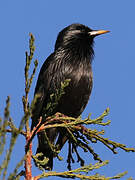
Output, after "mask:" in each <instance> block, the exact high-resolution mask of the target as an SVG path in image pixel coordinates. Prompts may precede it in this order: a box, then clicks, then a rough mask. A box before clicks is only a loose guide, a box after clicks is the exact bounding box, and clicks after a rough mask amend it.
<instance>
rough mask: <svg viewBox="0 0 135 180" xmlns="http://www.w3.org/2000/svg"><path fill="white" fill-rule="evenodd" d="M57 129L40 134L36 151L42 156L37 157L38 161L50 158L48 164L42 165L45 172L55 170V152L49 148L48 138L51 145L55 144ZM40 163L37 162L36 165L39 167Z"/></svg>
mask: <svg viewBox="0 0 135 180" xmlns="http://www.w3.org/2000/svg"><path fill="white" fill-rule="evenodd" d="M57 134H58V132H57V129H56V128H51V129H48V130H46V131H42V132H39V133H38V148H37V151H36V154H38V153H42V155H40V156H37V158H38V160H40V161H42V160H44V158H45V157H46V158H48V162H47V163H46V164H41V163H40V166H41V167H42V168H44V169H45V170H52V168H53V157H54V155H53V151H52V150H51V147H50V146H49V144H48V142H47V139H46V136H47V138H48V140H49V142H50V143H51V144H54V142H55V139H56V137H57ZM37 164H38V162H37V161H35V165H36V166H38V165H37Z"/></svg>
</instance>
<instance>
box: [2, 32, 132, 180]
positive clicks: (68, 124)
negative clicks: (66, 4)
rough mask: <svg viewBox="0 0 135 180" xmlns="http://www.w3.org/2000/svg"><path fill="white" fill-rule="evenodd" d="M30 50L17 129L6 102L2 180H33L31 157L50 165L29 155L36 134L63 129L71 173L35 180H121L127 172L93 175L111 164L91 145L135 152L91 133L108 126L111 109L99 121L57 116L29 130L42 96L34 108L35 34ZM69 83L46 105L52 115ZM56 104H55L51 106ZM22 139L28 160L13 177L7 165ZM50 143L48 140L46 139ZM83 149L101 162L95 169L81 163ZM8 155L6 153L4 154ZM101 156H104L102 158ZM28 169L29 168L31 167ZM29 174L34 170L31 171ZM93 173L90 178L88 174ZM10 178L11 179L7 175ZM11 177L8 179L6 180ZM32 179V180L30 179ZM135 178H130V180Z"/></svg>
mask: <svg viewBox="0 0 135 180" xmlns="http://www.w3.org/2000/svg"><path fill="white" fill-rule="evenodd" d="M29 49H30V52H29V53H28V52H26V65H25V73H24V74H25V95H24V96H23V98H22V102H23V109H24V116H23V117H22V119H21V121H20V124H19V126H18V127H16V125H15V123H14V121H13V119H12V118H11V116H10V98H9V97H7V100H6V107H5V110H4V118H3V119H2V118H0V156H1V157H3V156H4V160H3V161H2V163H1V165H0V177H1V178H0V179H5V178H6V179H8V180H12V179H20V177H21V176H25V179H30V178H29V177H30V175H31V177H32V173H31V171H30V172H29V173H31V174H29V173H28V172H27V166H26V165H27V161H28V156H32V158H33V159H34V160H35V161H36V162H37V164H38V166H39V167H40V166H41V164H42V165H43V164H46V163H47V162H48V159H47V158H46V157H44V159H43V160H42V161H40V160H39V159H38V157H40V156H42V154H37V155H36V156H34V155H31V154H30V150H32V140H33V138H34V137H35V135H36V133H37V132H39V131H44V130H45V129H48V128H53V127H57V128H64V130H65V131H66V132H67V138H68V143H69V149H68V156H67V167H68V169H69V170H68V171H64V172H55V171H50V172H45V171H44V170H43V172H42V173H41V174H39V175H37V176H35V177H33V179H35V180H37V179H40V178H47V177H49V176H58V177H61V178H78V179H83V180H84V179H90V180H109V179H120V178H121V177H123V176H124V175H125V174H127V172H123V173H120V174H118V175H115V176H113V177H105V176H103V175H99V174H92V171H93V170H95V169H99V168H101V167H102V166H105V165H107V164H108V161H102V159H101V158H100V157H99V154H97V153H96V152H95V151H96V149H92V147H91V146H90V145H91V143H98V142H100V143H102V144H103V145H104V146H105V148H108V149H110V150H111V151H112V152H113V153H114V154H116V153H117V151H116V149H117V148H120V149H123V150H124V151H126V152H130V151H131V152H135V149H134V148H127V147H126V145H124V144H121V143H117V142H114V141H111V140H109V139H107V138H104V137H103V135H104V134H105V132H104V131H103V130H102V131H98V130H97V129H91V128H90V127H91V125H98V126H107V125H109V124H110V121H109V120H108V121H107V122H104V118H105V117H106V116H107V115H108V113H109V108H107V109H106V110H105V111H104V112H103V113H102V114H101V115H100V116H99V117H98V118H96V119H91V115H89V116H88V118H86V119H81V118H80V117H78V118H73V117H67V116H64V115H63V114H60V113H56V114H55V115H53V116H50V117H48V118H47V121H45V123H44V124H41V122H42V118H41V119H40V120H39V124H38V125H37V127H35V128H34V129H33V130H32V131H31V130H30V128H29V120H30V117H31V112H32V109H33V108H34V106H35V103H36V101H37V99H38V97H39V96H40V95H37V96H36V97H35V98H34V99H33V101H32V102H31V104H30V103H29V101H28V95H29V92H30V88H31V84H32V81H33V78H34V75H35V72H36V68H37V66H38V61H37V60H35V61H34V68H33V72H32V73H31V74H30V75H29V70H30V65H31V62H32V59H33V56H34V51H35V46H34V37H33V35H32V34H30V40H29ZM69 83H70V79H67V80H66V81H64V82H61V88H60V89H57V90H56V94H52V95H51V96H50V103H48V105H47V110H48V111H50V112H52V109H53V108H55V106H56V105H57V103H58V101H59V99H60V97H61V96H62V95H63V94H64V93H65V88H66V87H67V86H68V85H69ZM52 102H54V103H52ZM88 125H89V126H88ZM7 133H10V135H11V137H10V140H8V142H9V148H8V150H7V149H6V143H7V139H6V135H7ZM20 134H21V135H23V136H24V137H25V138H26V146H25V147H24V151H25V156H24V157H22V159H21V160H20V161H19V162H18V163H17V164H16V166H15V168H14V170H13V172H12V173H11V174H9V173H8V165H9V162H10V161H11V160H12V152H13V148H14V145H15V144H16V141H17V138H18V136H19V135H20ZM46 139H47V137H46ZM47 141H48V144H49V145H50V147H51V150H52V151H53V153H54V154H55V156H57V158H58V159H59V160H62V159H63V158H62V157H60V156H59V155H58V153H59V152H60V149H59V148H58V147H57V146H55V145H53V144H51V143H50V142H49V140H47ZM79 148H81V149H82V150H83V151H84V153H85V152H88V153H90V154H91V155H92V157H93V159H94V160H96V161H98V162H97V163H95V164H94V165H92V164H89V165H84V161H85V159H82V157H81V156H80V155H79V152H78V149H79ZM5 152H6V153H5ZM72 152H74V153H75V154H76V156H77V159H78V162H79V163H80V168H77V169H73V170H71V163H72V162H73V161H74V158H73V155H72ZM101 155H102V154H101ZM29 160H30V162H29V163H30V166H31V159H29ZM24 162H25V169H23V167H22V165H23V163H24ZM28 165H29V164H28ZM20 168H22V170H21V172H18V170H19V169H20ZM28 169H29V170H30V169H31V167H28ZM89 172H90V175H88V173H89ZM7 174H9V176H8V175H7ZM7 176H8V177H7ZM31 179H32V178H31ZM131 179H132V178H129V180H131Z"/></svg>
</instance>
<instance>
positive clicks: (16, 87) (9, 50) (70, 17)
mask: <svg viewBox="0 0 135 180" xmlns="http://www.w3.org/2000/svg"><path fill="white" fill-rule="evenodd" d="M134 7H135V1H134V0H130V1H126V0H125V1H123V0H119V1H116V0H113V1H108V0H102V1H96V0H95V1H91V0H85V1H82V0H74V1H73V0H68V1H63V0H57V1H56V0H55V1H52V0H45V1H43V0H38V1H32V0H29V1H28V0H23V1H18V0H12V1H10V0H3V1H2V0H1V2H0V50H1V52H0V59H1V61H0V62H1V66H0V82H1V87H0V116H3V115H2V112H3V109H4V105H5V99H6V97H7V95H10V97H11V116H12V118H13V119H14V121H15V124H16V125H18V124H19V121H20V119H21V117H22V115H23V110H22V103H21V98H22V95H23V94H24V65H25V51H26V50H28V39H29V36H28V35H29V32H32V33H33V35H34V36H35V39H36V40H35V44H36V51H35V58H37V59H38V61H39V66H38V70H37V73H36V76H35V79H34V82H33V85H32V90H31V92H30V97H29V98H30V100H31V99H32V97H33V91H34V87H35V83H36V79H37V77H38V73H39V70H40V68H41V66H42V64H43V62H44V60H45V59H46V58H47V56H48V55H49V54H50V53H51V52H53V49H54V43H55V40H56V37H57V34H58V32H59V31H61V29H63V28H64V27H65V26H67V25H69V24H71V23H75V22H79V23H82V24H85V25H87V26H89V27H91V28H93V29H106V30H110V31H111V32H110V33H108V34H105V35H102V36H99V37H97V38H96V39H95V48H94V50H95V58H94V61H93V76H94V87H93V91H92V95H91V98H90V101H89V103H88V105H87V107H86V109H85V111H84V113H83V117H87V115H88V114H89V113H90V112H91V113H92V117H93V118H95V117H97V116H99V115H100V114H101V113H102V112H103V111H104V110H105V109H106V107H110V114H109V116H108V119H111V125H110V126H109V127H106V128H105V131H106V135H105V136H106V137H110V138H111V140H114V141H117V142H121V143H123V144H127V145H128V146H129V147H130V146H131V147H135V145H134V136H135V135H134V132H135V130H134V128H135V120H134V112H135V109H134V107H135V95H134V92H135V83H134V77H135V70H134V69H135V68H134V67H135V53H134V52H135V46H134V41H135V33H134V32H135V21H134V18H135V11H134ZM101 129H103V128H102V127H101ZM94 147H95V149H96V152H98V153H100V157H102V159H103V160H109V161H110V164H109V165H108V166H106V167H103V168H102V169H101V170H100V171H98V172H100V173H101V174H104V175H107V176H113V175H115V174H116V173H119V172H123V171H125V170H127V171H128V176H125V177H124V178H123V179H126V178H127V177H130V176H132V177H134V178H135V166H134V164H135V153H125V152H123V151H122V150H118V152H119V153H118V154H117V155H114V154H112V152H111V151H109V150H108V149H107V150H106V148H105V147H104V146H103V145H102V144H100V143H99V144H98V145H95V146H94ZM66 148H67V146H65V147H64V150H63V153H62V154H61V155H63V156H64V155H65V154H66ZM16 150H17V151H16ZM16 150H15V153H14V154H13V161H12V167H13V166H14V165H15V163H16V159H17V160H19V159H21V156H22V155H23V153H24V152H23V150H24V140H23V137H22V138H19V141H18V143H17V146H16ZM101 155H102V156H101ZM88 158H89V157H88ZM90 162H92V163H94V161H93V160H92V158H91V157H90ZM64 166H65V165H64V163H62V164H59V163H58V162H57V161H55V169H54V170H58V171H59V170H64V168H63V167H64ZM12 167H11V169H12ZM74 167H76V166H74ZM96 172H97V171H96ZM38 173H39V171H38V170H37V169H36V168H34V173H33V174H38ZM49 179H50V180H51V179H54V178H49ZM56 179H59V178H56Z"/></svg>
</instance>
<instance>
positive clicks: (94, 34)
mask: <svg viewBox="0 0 135 180" xmlns="http://www.w3.org/2000/svg"><path fill="white" fill-rule="evenodd" d="M108 32H110V31H107V30H94V31H91V32H89V35H90V36H98V35H100V34H105V33H108Z"/></svg>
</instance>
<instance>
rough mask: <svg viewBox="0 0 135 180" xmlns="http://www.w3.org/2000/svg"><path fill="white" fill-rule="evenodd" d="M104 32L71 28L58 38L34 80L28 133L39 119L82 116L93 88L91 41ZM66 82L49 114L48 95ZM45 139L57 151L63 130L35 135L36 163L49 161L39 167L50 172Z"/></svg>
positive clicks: (64, 138)
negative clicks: (30, 122) (57, 113)
mask: <svg viewBox="0 0 135 180" xmlns="http://www.w3.org/2000/svg"><path fill="white" fill-rule="evenodd" d="M107 32H109V31H106V30H92V29H91V28H89V27H87V26H85V25H83V24H71V25H69V26H67V27H66V28H64V29H63V30H62V31H61V32H60V33H59V34H58V37H57V40H56V43H55V48H54V52H53V53H52V54H51V55H50V56H49V57H48V58H47V59H46V61H45V62H44V64H43V66H42V68H41V70H40V73H39V76H38V80H37V84H36V88H35V95H36V94H40V96H39V97H38V98H37V102H36V104H35V107H34V110H33V112H32V129H33V127H34V126H36V125H37V124H38V122H39V118H40V117H43V119H44V122H45V121H46V118H47V117H48V116H51V115H53V114H55V113H56V112H60V113H62V114H64V115H66V116H70V117H75V118H77V117H78V116H79V115H80V114H81V113H82V112H83V110H84V109H85V107H86V105H87V103H88V100H89V97H90V94H91V90H92V84H93V76H92V59H93V56H94V50H93V44H94V38H95V37H96V36H98V35H100V34H104V33H107ZM66 79H70V81H69V85H68V86H67V87H65V89H64V93H63V94H62V95H61V97H60V98H59V100H58V102H57V103H56V105H55V106H54V108H53V110H52V111H49V109H48V103H50V102H51V103H54V102H52V101H53V98H51V95H52V94H56V91H57V90H58V89H60V88H61V82H65V80H66ZM57 92H58V91H57ZM46 135H47V137H48V139H49V142H50V143H51V144H53V145H56V146H57V147H59V149H61V148H62V147H63V145H64V143H65V142H66V140H67V138H66V130H65V131H64V130H62V129H61V128H50V129H48V130H46V131H45V132H44V131H42V132H39V133H38V134H37V136H38V148H37V152H36V153H42V156H40V160H43V159H44V157H47V158H48V159H49V161H48V163H47V164H45V165H42V166H43V168H44V169H46V170H52V168H53V157H54V154H53V152H52V150H51V149H50V146H49V145H48V143H47V141H46ZM56 139H57V141H56ZM55 141H56V142H55Z"/></svg>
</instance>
